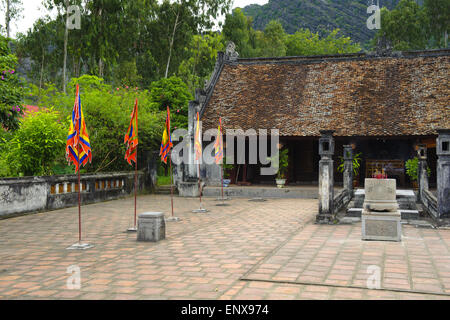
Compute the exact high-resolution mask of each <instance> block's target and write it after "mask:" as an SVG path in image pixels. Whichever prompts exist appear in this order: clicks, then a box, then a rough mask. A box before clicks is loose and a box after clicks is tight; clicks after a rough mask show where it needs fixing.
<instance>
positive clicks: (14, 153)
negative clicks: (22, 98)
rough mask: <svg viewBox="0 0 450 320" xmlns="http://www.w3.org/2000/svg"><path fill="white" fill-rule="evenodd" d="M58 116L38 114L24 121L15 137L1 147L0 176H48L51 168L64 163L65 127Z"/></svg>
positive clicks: (56, 114)
mask: <svg viewBox="0 0 450 320" xmlns="http://www.w3.org/2000/svg"><path fill="white" fill-rule="evenodd" d="M60 120H61V117H60V113H58V112H55V111H53V110H46V111H39V112H36V113H34V114H30V115H29V116H28V117H27V118H25V119H23V120H22V122H21V125H20V128H19V129H18V130H17V131H16V132H15V133H14V137H13V138H12V139H11V140H9V141H8V142H7V143H5V144H4V145H3V147H2V154H1V159H0V163H1V166H2V168H3V169H2V172H0V174H2V175H3V176H19V175H25V176H32V175H51V174H53V170H52V167H53V166H54V165H55V164H56V163H58V162H59V163H62V162H63V161H64V154H65V141H66V135H67V132H68V128H67V127H65V126H64V125H63V124H62V123H61V121H60Z"/></svg>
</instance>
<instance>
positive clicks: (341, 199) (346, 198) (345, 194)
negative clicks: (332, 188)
mask: <svg viewBox="0 0 450 320" xmlns="http://www.w3.org/2000/svg"><path fill="white" fill-rule="evenodd" d="M352 196H353V195H352V194H350V193H349V191H348V190H347V189H344V190H342V191H341V192H339V193H338V194H337V195H335V196H334V198H333V213H334V214H337V213H338V212H339V211H341V210H342V209H344V208H346V207H347V205H348V204H349V202H350V200H351V199H352Z"/></svg>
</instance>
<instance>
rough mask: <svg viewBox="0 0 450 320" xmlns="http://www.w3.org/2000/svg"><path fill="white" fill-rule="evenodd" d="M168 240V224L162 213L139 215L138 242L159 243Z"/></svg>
mask: <svg viewBox="0 0 450 320" xmlns="http://www.w3.org/2000/svg"><path fill="white" fill-rule="evenodd" d="M165 238H166V222H165V221H164V214H163V213H162V212H145V213H141V214H139V217H138V225H137V240H138V241H152V242H157V241H160V240H164V239H165Z"/></svg>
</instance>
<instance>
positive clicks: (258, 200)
mask: <svg viewBox="0 0 450 320" xmlns="http://www.w3.org/2000/svg"><path fill="white" fill-rule="evenodd" d="M248 201H253V202H264V201H267V200H266V199H264V198H252V199H250V200H248Z"/></svg>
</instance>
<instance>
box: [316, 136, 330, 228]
mask: <svg viewBox="0 0 450 320" xmlns="http://www.w3.org/2000/svg"><path fill="white" fill-rule="evenodd" d="M333 132H334V131H332V130H322V131H320V133H321V134H322V137H321V138H320V139H319V154H320V156H321V160H320V161H319V214H318V215H317V217H316V222H317V223H330V222H331V221H332V220H333V211H334V208H333V200H334V176H333V173H334V169H333V154H334V139H333Z"/></svg>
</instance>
